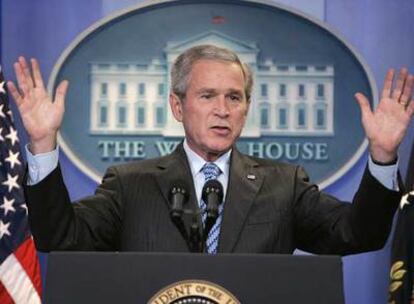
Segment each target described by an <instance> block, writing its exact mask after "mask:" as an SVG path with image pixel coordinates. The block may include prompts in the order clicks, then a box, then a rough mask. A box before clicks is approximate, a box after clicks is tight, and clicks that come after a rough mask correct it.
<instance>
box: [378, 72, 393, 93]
mask: <svg viewBox="0 0 414 304" xmlns="http://www.w3.org/2000/svg"><path fill="white" fill-rule="evenodd" d="M393 78H394V69H389V70H388V71H387V75H385V80H384V88H383V89H382V94H381V98H389V97H390V96H391V88H392V79H393Z"/></svg>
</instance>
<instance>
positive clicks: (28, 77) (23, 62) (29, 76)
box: [19, 56, 34, 88]
mask: <svg viewBox="0 0 414 304" xmlns="http://www.w3.org/2000/svg"><path fill="white" fill-rule="evenodd" d="M19 64H20V66H21V67H22V70H23V73H24V76H25V77H26V83H27V85H28V86H29V87H30V88H33V87H34V83H33V78H32V74H31V72H30V68H29V65H28V64H27V61H26V58H24V57H23V56H20V57H19Z"/></svg>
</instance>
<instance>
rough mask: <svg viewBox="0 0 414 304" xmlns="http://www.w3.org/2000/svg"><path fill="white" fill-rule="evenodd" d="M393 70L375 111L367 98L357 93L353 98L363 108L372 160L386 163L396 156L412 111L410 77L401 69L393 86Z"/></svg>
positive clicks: (363, 119) (387, 78)
mask: <svg viewBox="0 0 414 304" xmlns="http://www.w3.org/2000/svg"><path fill="white" fill-rule="evenodd" d="M393 74H394V72H393V71H392V70H390V71H389V72H388V74H387V77H386V80H385V84H384V89H383V91H382V97H381V100H380V102H379V104H378V107H377V108H376V109H375V111H371V109H370V107H369V103H368V100H367V98H366V97H365V96H364V95H362V94H360V93H358V94H357V95H356V98H357V100H358V102H359V104H360V107H361V111H362V124H363V126H364V129H365V133H366V135H367V137H368V140H369V144H370V152H371V155H372V157H373V158H374V160H377V161H379V162H384V163H387V162H389V161H392V160H393V159H395V158H396V154H397V149H398V146H399V145H400V143H401V141H402V139H403V137H404V135H405V132H406V130H407V128H408V125H409V123H410V120H411V116H412V114H413V110H414V107H413V103H410V99H411V92H412V87H413V76H411V75H410V76H408V73H407V71H406V70H405V69H403V70H401V72H400V75H399V77H398V79H397V81H396V85H395V88H394V89H392V82H393V76H394V75H393Z"/></svg>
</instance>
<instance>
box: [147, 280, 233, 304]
mask: <svg viewBox="0 0 414 304" xmlns="http://www.w3.org/2000/svg"><path fill="white" fill-rule="evenodd" d="M173 303H174V304H193V303H194V304H240V302H239V300H237V298H236V297H235V296H234V295H233V294H231V293H230V292H229V291H227V290H226V289H224V288H223V287H221V286H219V285H217V284H214V283H211V282H208V281H201V280H185V281H179V282H176V283H173V284H171V285H169V286H167V287H165V288H163V289H162V290H160V291H159V292H157V294H156V295H154V296H153V297H152V298H151V299H150V300H149V301H148V304H173Z"/></svg>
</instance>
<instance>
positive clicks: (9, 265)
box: [0, 66, 42, 304]
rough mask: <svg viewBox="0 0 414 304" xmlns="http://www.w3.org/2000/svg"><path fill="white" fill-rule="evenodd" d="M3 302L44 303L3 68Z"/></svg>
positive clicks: (0, 82)
mask: <svg viewBox="0 0 414 304" xmlns="http://www.w3.org/2000/svg"><path fill="white" fill-rule="evenodd" d="M0 153H1V154H0V303H2V304H9V303H16V304H20V303H25V304H35V303H41V285H42V284H41V276H40V266H39V261H38V258H37V253H36V249H35V247H34V242H33V239H32V237H31V235H30V231H29V226H28V221H27V207H26V204H25V202H24V195H23V189H22V187H21V182H22V178H23V174H24V166H23V159H22V156H21V151H20V146H19V139H18V137H17V131H16V128H15V126H14V123H13V117H12V113H11V109H10V107H9V103H8V96H7V92H6V85H5V81H4V78H3V73H2V71H1V66H0Z"/></svg>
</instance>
